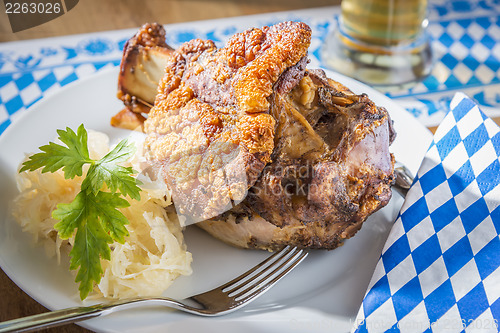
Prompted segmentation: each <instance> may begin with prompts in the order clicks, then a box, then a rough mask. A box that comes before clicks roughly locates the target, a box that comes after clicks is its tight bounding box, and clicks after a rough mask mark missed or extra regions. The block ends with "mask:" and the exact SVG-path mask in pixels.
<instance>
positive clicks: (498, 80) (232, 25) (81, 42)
mask: <svg viewBox="0 0 500 333" xmlns="http://www.w3.org/2000/svg"><path fill="white" fill-rule="evenodd" d="M338 14H339V8H338V7H327V8H321V9H310V10H302V11H295V12H284V13H273V14H267V15H258V16H248V17H241V18H229V19H222V20H214V21H204V22H193V23H183V24H173V25H167V26H166V27H167V34H168V36H167V41H168V43H169V44H171V45H172V46H174V47H175V46H178V45H180V44H181V43H182V42H184V41H187V40H190V39H192V38H195V37H199V38H203V39H211V40H213V41H214V42H215V43H216V44H218V45H223V44H224V42H225V40H227V38H228V37H229V36H231V35H232V34H234V33H235V32H238V31H241V30H243V29H246V28H249V27H253V26H263V25H269V24H274V23H277V22H279V21H284V20H301V21H304V22H306V23H308V24H309V25H310V26H311V28H312V30H313V36H312V43H311V47H310V58H311V64H310V65H309V67H310V68H313V67H317V66H321V65H322V61H321V56H320V54H321V52H320V51H321V47H322V45H323V41H324V40H325V38H327V36H328V35H329V34H330V33H331V29H333V27H335V26H336V24H335V21H336V20H337V18H338ZM164 23H167V22H164ZM135 31H136V29H129V30H119V31H109V32H103V33H97V34H85V35H75V36H67V37H60V38H50V39H43V40H32V41H22V42H10V43H2V44H0V133H2V132H3V131H4V130H5V128H7V126H9V125H10V124H11V123H12V122H13V121H15V119H16V117H17V116H18V114H19V113H20V112H22V111H23V110H25V109H26V108H28V107H30V106H31V105H33V103H36V101H38V100H40V99H41V98H42V97H43V96H46V95H47V94H50V93H53V92H56V91H57V90H58V89H59V88H60V87H61V86H64V85H66V84H68V83H70V82H73V81H76V80H78V79H79V78H83V77H87V76H89V75H92V74H93V73H95V72H96V71H99V70H101V69H103V68H106V67H108V66H116V65H118V64H119V62H120V59H121V55H122V49H123V45H124V43H125V41H126V40H127V39H128V38H130V37H131V36H132V35H133V34H134V33H135ZM428 31H429V34H430V35H431V36H432V44H433V49H434V55H435V59H436V62H435V66H434V69H433V71H432V74H431V75H430V76H429V77H428V78H427V79H425V80H424V81H423V82H421V83H419V84H417V85H416V86H413V87H410V88H405V87H402V88H401V89H400V90H397V91H391V92H387V91H386V92H385V93H386V94H387V95H388V96H390V97H392V98H393V99H394V100H395V101H396V102H398V103H400V104H401V105H402V106H404V107H405V108H406V109H407V110H408V111H409V112H411V113H412V114H414V115H415V117H417V119H419V120H420V121H421V122H422V123H424V124H425V125H427V126H434V125H437V124H439V122H440V121H441V119H442V118H443V117H444V114H445V113H446V111H447V110H448V109H447V108H448V105H449V102H450V100H451V98H452V96H453V95H454V93H455V92H456V91H463V92H465V93H467V95H469V96H471V97H472V98H473V99H474V100H475V101H476V102H478V103H479V104H480V105H481V107H482V108H483V110H484V111H485V112H486V113H487V114H488V115H489V116H498V115H500V0H452V1H450V0H430V1H429V28H428Z"/></svg>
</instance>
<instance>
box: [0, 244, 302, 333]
mask: <svg viewBox="0 0 500 333" xmlns="http://www.w3.org/2000/svg"><path fill="white" fill-rule="evenodd" d="M306 256H307V252H305V251H304V250H301V249H297V248H296V247H290V246H287V247H285V248H283V249H282V250H281V251H278V252H276V253H274V254H273V255H271V256H270V257H269V258H267V259H266V260H264V261H263V262H261V263H260V264H258V265H257V266H255V267H253V268H252V269H250V270H249V271H247V272H245V273H243V274H242V275H240V276H238V277H237V278H235V279H234V280H231V281H229V282H227V283H225V284H223V285H222V286H219V287H217V288H215V289H212V290H210V291H207V292H204V293H202V294H198V295H194V296H191V297H188V298H186V299H183V300H174V299H171V298H167V297H152V298H135V299H128V300H122V301H115V302H111V303H106V304H97V305H92V306H87V307H75V308H69V309H64V310H58V311H53V312H47V313H42V314H38V315H34V316H29V317H24V318H19V319H14V320H9V321H5V322H1V323H0V332H2V333H3V332H29V331H34V330H39V329H42V328H49V327H55V326H60V325H65V324H69V323H74V322H77V321H82V320H87V319H91V318H95V317H99V316H104V315H107V314H109V313H112V312H115V311H119V310H124V309H130V308H133V307H137V306H155V305H159V306H166V307H169V308H174V309H177V310H181V311H185V312H189V313H193V314H196V315H201V316H220V315H223V314H227V313H230V312H233V311H235V310H237V309H239V308H241V307H243V306H245V305H247V304H248V303H250V301H253V300H255V299H256V298H257V297H258V296H260V295H262V294H263V293H264V292H266V291H267V290H269V288H271V287H272V286H273V285H274V284H276V282H278V281H279V280H281V279H282V278H283V277H284V276H285V275H286V274H288V273H289V272H290V271H291V270H292V269H293V268H295V267H296V266H297V265H298V264H299V263H300V262H301V261H302V260H304V258H305V257H306Z"/></svg>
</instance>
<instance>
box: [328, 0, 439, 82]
mask: <svg viewBox="0 0 500 333" xmlns="http://www.w3.org/2000/svg"><path fill="white" fill-rule="evenodd" d="M341 10H342V13H341V16H340V18H339V21H338V26H337V27H336V29H335V31H334V32H333V33H332V34H331V35H330V36H329V37H328V39H327V40H326V41H325V44H324V46H323V48H322V61H323V62H324V63H325V65H326V66H327V67H330V68H332V69H334V70H336V71H337V72H340V73H342V74H345V75H348V76H350V77H353V78H356V79H358V80H360V81H363V82H365V83H368V84H371V85H381V86H393V85H401V84H405V83H410V82H416V81H418V80H420V79H422V78H424V77H425V76H426V75H428V74H429V72H430V70H431V66H432V52H431V47H430V43H429V37H428V35H427V33H426V27H427V18H426V17H427V0H342V3H341Z"/></svg>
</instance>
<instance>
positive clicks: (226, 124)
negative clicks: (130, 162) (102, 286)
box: [114, 22, 395, 250]
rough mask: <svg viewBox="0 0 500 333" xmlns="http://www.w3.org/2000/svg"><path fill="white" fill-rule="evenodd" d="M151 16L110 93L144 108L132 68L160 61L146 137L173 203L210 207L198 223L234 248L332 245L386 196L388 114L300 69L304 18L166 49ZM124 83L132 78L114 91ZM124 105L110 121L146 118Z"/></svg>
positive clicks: (196, 212) (185, 208) (191, 208)
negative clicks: (222, 40)
mask: <svg viewBox="0 0 500 333" xmlns="http://www.w3.org/2000/svg"><path fill="white" fill-rule="evenodd" d="M160 27H161V26H159V25H145V26H144V27H143V28H142V29H141V31H140V32H139V33H138V34H137V35H136V36H135V37H134V38H133V40H132V41H129V43H128V46H127V47H126V50H125V54H124V60H123V61H122V70H121V73H120V79H121V81H120V82H121V83H122V84H121V85H120V87H121V92H122V93H120V94H119V96H121V97H122V99H123V100H124V102H125V104H126V106H127V107H128V108H129V109H130V110H132V111H134V112H136V113H137V112H142V113H143V114H145V113H148V112H149V107H148V106H147V104H149V103H153V101H152V100H151V95H152V94H153V93H152V92H151V91H152V90H151V82H149V81H144V80H141V79H140V78H141V77H143V74H144V73H146V74H148V75H146V76H148V77H155V76H158V69H157V67H158V64H160V63H162V61H163V62H165V63H166V64H167V65H166V71H165V76H164V77H163V78H162V79H161V81H160V85H159V90H158V95H157V96H156V101H155V106H154V108H153V109H152V111H151V112H150V113H149V115H148V120H147V121H146V126H145V130H146V132H147V133H148V138H147V141H146V145H145V148H146V151H147V154H148V157H149V158H150V160H151V161H154V162H155V163H156V165H157V166H158V167H160V168H162V169H163V172H164V177H165V179H166V180H167V181H168V182H169V184H170V185H171V188H172V190H173V197H174V201H175V204H176V209H177V210H178V212H179V211H180V213H182V214H186V215H187V216H194V217H195V218H194V222H195V221H199V220H202V219H205V218H209V219H208V220H205V221H203V222H200V223H198V224H197V225H198V226H200V227H202V228H203V229H205V230H206V231H207V232H209V233H210V234H212V235H213V236H215V237H217V238H219V239H221V240H223V241H224V242H227V243H229V244H231V245H235V246H239V247H245V248H258V249H267V250H274V249H278V248H281V247H283V246H285V245H295V246H299V247H304V248H324V249H333V248H335V247H337V246H339V245H341V244H342V242H343V241H344V240H345V239H347V238H350V237H352V236H353V235H354V234H355V233H356V232H357V231H358V230H359V228H361V225H362V223H363V222H364V221H365V220H366V218H367V217H368V216H369V215H370V214H372V213H373V212H375V211H377V210H378V209H380V208H381V207H383V206H385V205H386V204H387V203H388V201H389V199H390V197H391V188H390V186H391V184H392V182H393V178H394V174H393V167H394V157H393V156H392V154H390V153H389V145H390V144H391V143H392V141H393V140H394V136H395V133H394V130H393V128H392V121H391V120H390V118H389V115H388V113H387V111H386V110H385V109H383V108H379V107H377V106H375V105H374V103H373V102H372V101H371V100H370V99H369V98H368V97H367V96H366V95H354V94H353V93H352V92H351V91H350V90H349V89H348V88H347V87H345V86H344V85H342V84H341V83H339V82H335V81H333V80H330V79H328V78H327V77H326V76H325V75H324V72H322V71H321V70H307V71H306V65H307V63H308V60H307V57H306V53H307V47H308V45H309V39H310V29H309V27H307V26H306V25H305V24H303V23H292V22H285V23H281V24H279V25H276V26H272V27H264V28H262V29H252V30H248V31H245V32H243V33H241V34H237V35H235V36H234V37H233V38H231V39H230V41H229V42H228V44H227V45H226V46H225V47H224V48H222V49H217V48H216V47H215V45H214V44H213V42H211V41H202V40H193V41H190V42H188V43H186V44H184V45H182V46H181V47H180V48H179V49H178V50H176V51H175V52H173V51H171V49H169V48H168V47H165V46H164V45H165V44H164V31H163V30H162V28H160ZM162 49H163V51H162ZM153 50H155V52H156V53H155V52H153ZM138 55H140V56H138ZM155 55H157V56H158V57H156V56H155ZM162 59H163V60H162ZM124 68H125V69H124ZM139 69H140V70H144V72H140V71H139V72H138V70H139ZM127 71H128V73H129V74H133V75H132V76H136V78H135V79H134V80H135V81H134V80H133V79H132V78H131V76H130V75H129V76H124V75H123V73H126V72H127ZM151 71H154V73H151ZM151 74H154V75H151ZM144 82H146V84H145V83H144ZM134 85H139V86H140V87H141V89H138V90H137V91H135V92H134V94H129V95H128V97H127V94H123V92H126V91H132V90H134V89H135V88H133V87H132V86H134ZM148 89H149V90H148ZM124 96H125V98H123V97H124ZM146 96H150V97H146ZM148 98H149V103H148V102H147V100H148ZM130 110H129V111H126V110H124V111H122V113H119V114H118V115H117V116H116V117H115V118H114V120H115V121H116V124H117V125H118V126H133V125H132V124H136V123H135V122H136V121H137V122H138V123H140V122H141V119H144V118H137V117H136V118H135V119H134V117H133V115H132V114H131V113H130ZM248 188H250V189H249V190H248V191H247V189H248ZM247 192H248V193H247ZM217 215H218V216H217ZM214 216H216V217H214Z"/></svg>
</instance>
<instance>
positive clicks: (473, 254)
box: [356, 93, 500, 332]
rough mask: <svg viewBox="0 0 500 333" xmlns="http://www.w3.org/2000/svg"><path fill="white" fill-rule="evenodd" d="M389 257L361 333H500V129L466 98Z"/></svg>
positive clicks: (375, 280)
mask: <svg viewBox="0 0 500 333" xmlns="http://www.w3.org/2000/svg"><path fill="white" fill-rule="evenodd" d="M451 108H452V110H451V111H450V113H448V115H447V116H446V118H445V119H444V120H443V122H442V123H441V124H440V126H439V127H438V129H437V131H436V134H435V136H434V141H433V143H432V144H431V147H430V148H429V151H428V152H427V154H426V156H425V158H424V161H423V162H422V165H421V167H420V169H419V171H418V174H417V177H416V178H415V181H414V184H413V185H412V187H411V189H410V191H409V192H408V195H407V196H406V200H405V202H404V204H403V207H402V208H401V211H400V214H399V217H398V219H397V220H396V222H395V225H394V226H393V228H392V229H391V233H390V235H389V237H388V240H387V242H386V244H385V247H384V249H383V251H382V255H381V258H380V260H379V262H378V264H377V267H376V269H375V272H374V275H373V277H372V280H371V282H370V286H369V288H368V292H367V294H366V296H365V298H364V301H363V304H362V306H361V309H360V312H359V315H358V318H357V320H356V323H357V324H358V325H359V327H358V329H357V331H356V332H387V331H394V332H399V331H401V332H431V331H432V332H464V331H465V332H498V331H499V327H500V326H499V325H500V236H499V233H500V159H499V156H500V128H499V127H498V126H497V125H496V124H495V123H494V122H493V121H492V120H491V119H490V118H488V117H486V116H485V115H484V114H483V113H482V112H481V111H480V109H479V108H478V106H477V105H476V104H475V103H474V102H473V101H472V100H471V99H469V98H468V97H466V96H465V95H463V94H461V93H460V94H457V95H456V96H455V98H454V99H453V101H452V103H451Z"/></svg>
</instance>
